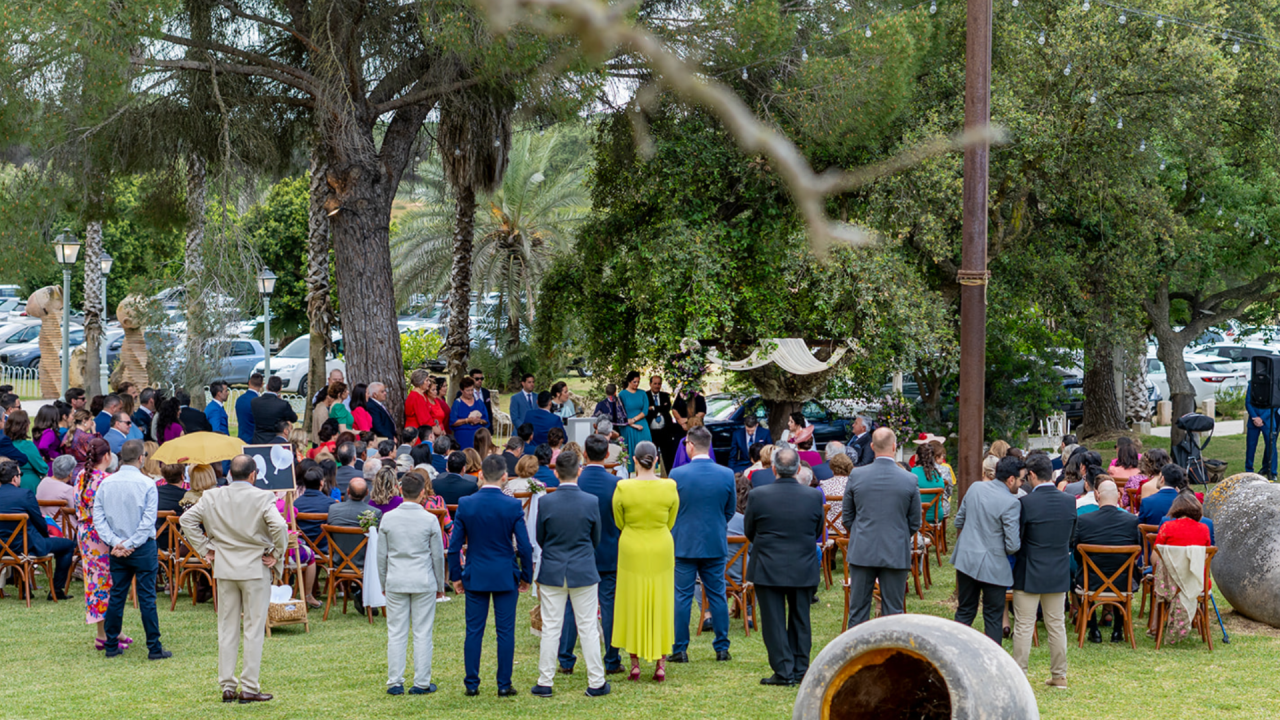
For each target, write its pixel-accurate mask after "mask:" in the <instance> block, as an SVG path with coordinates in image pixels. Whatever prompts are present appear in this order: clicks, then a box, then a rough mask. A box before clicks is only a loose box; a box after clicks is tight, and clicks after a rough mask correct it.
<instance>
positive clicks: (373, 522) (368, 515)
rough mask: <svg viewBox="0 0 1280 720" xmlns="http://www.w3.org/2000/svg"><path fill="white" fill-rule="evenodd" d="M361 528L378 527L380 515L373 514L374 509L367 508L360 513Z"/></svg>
mask: <svg viewBox="0 0 1280 720" xmlns="http://www.w3.org/2000/svg"><path fill="white" fill-rule="evenodd" d="M359 519H360V529H361V530H368V529H369V528H371V527H377V525H378V517H377V516H376V515H374V514H373V510H365V511H364V512H362V513H360V518H359Z"/></svg>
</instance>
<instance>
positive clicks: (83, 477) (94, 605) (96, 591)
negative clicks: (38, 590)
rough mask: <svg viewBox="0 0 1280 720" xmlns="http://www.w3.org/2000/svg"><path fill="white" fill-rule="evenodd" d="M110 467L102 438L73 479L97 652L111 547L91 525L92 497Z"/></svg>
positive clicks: (124, 643)
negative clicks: (95, 629)
mask: <svg viewBox="0 0 1280 720" xmlns="http://www.w3.org/2000/svg"><path fill="white" fill-rule="evenodd" d="M86 414H87V413H86ZM110 465H111V446H109V445H107V441H106V440H103V439H102V438H93V440H91V441H89V443H88V451H87V453H86V455H85V461H84V470H83V471H82V472H81V473H80V474H79V475H78V476H77V480H76V497H77V501H76V517H77V518H79V520H80V527H79V530H78V533H77V538H76V539H77V542H78V543H79V545H80V557H81V562H82V563H83V566H84V602H85V608H86V612H85V622H86V623H88V624H90V625H94V624H96V625H97V626H98V636H97V638H96V639H95V640H94V641H93V646H94V647H95V648H97V649H98V650H102V649H104V648H105V647H106V643H107V633H106V630H105V629H103V626H102V620H103V617H104V616H105V615H106V614H107V600H108V599H109V597H110V595H111V558H110V556H109V555H108V553H109V552H110V551H111V548H109V547H107V546H106V545H105V544H103V542H102V540H101V539H100V538H99V537H98V531H97V529H96V528H95V527H94V526H93V498H94V496H95V495H97V494H98V486H99V485H101V484H102V480H103V478H105V477H106V476H107V467H108V466H110ZM132 642H133V639H132V638H127V637H125V636H123V635H121V636H120V647H121V648H125V647H128V646H129V644H130V643H132Z"/></svg>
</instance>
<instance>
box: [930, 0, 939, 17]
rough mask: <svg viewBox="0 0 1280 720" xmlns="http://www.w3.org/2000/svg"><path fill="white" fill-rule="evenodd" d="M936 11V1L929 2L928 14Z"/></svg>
mask: <svg viewBox="0 0 1280 720" xmlns="http://www.w3.org/2000/svg"><path fill="white" fill-rule="evenodd" d="M937 12H938V3H936V2H934V3H929V14H930V15H933V14H935V13H937Z"/></svg>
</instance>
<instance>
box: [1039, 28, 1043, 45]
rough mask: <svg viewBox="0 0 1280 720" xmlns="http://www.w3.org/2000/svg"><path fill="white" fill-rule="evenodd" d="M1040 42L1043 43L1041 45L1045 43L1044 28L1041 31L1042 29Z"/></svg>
mask: <svg viewBox="0 0 1280 720" xmlns="http://www.w3.org/2000/svg"><path fill="white" fill-rule="evenodd" d="M1040 44H1041V45H1043V44H1044V31H1043V30H1041V31H1040Z"/></svg>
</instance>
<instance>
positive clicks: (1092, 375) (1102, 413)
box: [1080, 337, 1129, 440]
mask: <svg viewBox="0 0 1280 720" xmlns="http://www.w3.org/2000/svg"><path fill="white" fill-rule="evenodd" d="M1092 340H1093V342H1091V343H1088V344H1087V346H1086V348H1085V363H1084V421H1083V422H1082V423H1081V424H1080V439H1081V440H1084V439H1085V438H1097V437H1109V436H1114V435H1119V434H1123V433H1126V432H1128V431H1129V427H1128V425H1126V424H1125V420H1124V412H1123V411H1122V410H1121V404H1120V388H1119V387H1117V385H1116V372H1115V371H1116V366H1115V359H1116V358H1115V343H1114V342H1112V341H1111V340H1110V339H1107V338H1102V337H1095V338H1093V339H1092ZM1086 342H1087V341H1086Z"/></svg>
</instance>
